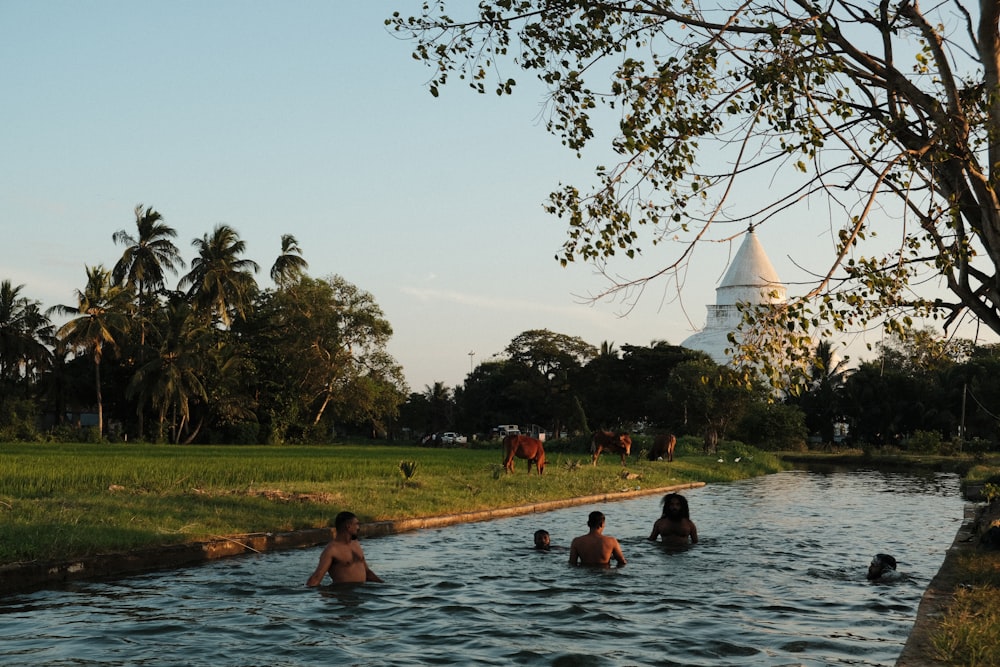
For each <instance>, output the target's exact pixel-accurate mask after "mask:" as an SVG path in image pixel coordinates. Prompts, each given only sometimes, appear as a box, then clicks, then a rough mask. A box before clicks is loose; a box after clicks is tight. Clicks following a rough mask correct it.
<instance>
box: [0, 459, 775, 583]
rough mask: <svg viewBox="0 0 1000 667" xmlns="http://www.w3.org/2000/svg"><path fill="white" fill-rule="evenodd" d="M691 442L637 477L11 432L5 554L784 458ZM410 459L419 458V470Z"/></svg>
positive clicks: (499, 499) (651, 478) (473, 505)
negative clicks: (40, 439)
mask: <svg viewBox="0 0 1000 667" xmlns="http://www.w3.org/2000/svg"><path fill="white" fill-rule="evenodd" d="M567 447H570V446H569V445H566V444H563V445H562V448H564V449H565V448H567ZM559 448H560V447H553V449H559ZM681 454H682V456H681V457H680V459H679V460H678V461H675V462H673V463H666V462H650V461H646V460H641V459H639V457H638V456H637V455H633V456H632V458H631V459H630V460H629V464H628V472H629V473H631V475H633V476H637V477H632V478H631V479H625V478H623V476H622V472H623V470H622V467H621V465H620V464H619V461H618V457H617V456H607V455H606V456H605V457H603V458H602V460H601V461H600V462H599V464H598V465H597V466H596V467H595V466H591V465H590V457H589V454H588V453H587V452H585V451H584V450H583V449H582V448H581V449H580V451H576V452H574V451H562V452H559V451H553V452H551V453H549V454H548V461H547V466H546V469H545V475H544V476H542V477H539V476H538V475H536V474H531V475H528V474H527V473H526V470H527V467H526V466H527V464H526V462H525V461H522V460H518V461H517V464H518V465H517V467H516V469H515V472H514V474H506V473H504V472H503V469H502V466H501V460H500V459H501V455H500V449H499V443H497V444H496V446H495V447H489V448H483V449H431V448H423V447H412V446H393V445H384V444H378V445H376V444H344V445H332V446H310V447H307V446H302V447H287V446H282V447H278V446H259V447H247V446H177V445H108V444H103V445H100V444H98V445H84V444H26V443H6V444H2V445H0V531H2V534H3V535H4V536H5V539H4V540H2V541H0V565H6V564H11V563H18V562H28V561H35V560H63V559H69V558H77V557H84V556H88V555H92V554H96V553H109V552H117V551H127V550H130V549H137V548H143V547H152V546H166V545H172V544H180V543H184V542H191V541H197V540H204V539H210V538H213V537H219V536H226V535H237V534H242V533H251V532H281V531H290V530H297V529H303V528H317V527H324V526H329V525H330V524H331V522H332V519H333V516H334V515H335V514H336V513H337V512H338V511H340V510H343V509H349V510H351V511H353V512H355V513H356V514H358V516H359V517H361V519H362V521H375V520H389V519H405V518H418V517H428V516H437V515H441V514H448V513H454V512H467V511H475V510H482V509H493V508H500V507H511V506H516V505H523V504H528V503H536V502H541V501H545V500H557V499H563V498H570V497H576V496H586V495H593V494H599V493H609V492H615V491H623V490H632V489H634V488H635V487H637V486H646V487H662V486H669V485H672V484H678V483H684V482H690V481H704V482H718V481H730V480H734V479H742V478H746V477H752V476H756V475H761V474H766V473H768V472H774V471H776V470H779V469H780V468H781V463H780V462H779V460H778V459H777V458H776V457H775V456H773V455H771V454H768V453H763V452H755V451H753V450H749V449H747V448H742V447H740V449H739V451H726V449H725V448H724V447H723V449H722V452H721V454H720V455H719V456H712V457H705V456H700V455H695V454H692V453H690V452H689V453H684V452H683V450H681ZM737 457H739V458H740V461H739V462H736V461H735V459H736V458H737ZM719 458H722V459H723V463H719ZM404 462H405V463H407V464H412V465H414V467H413V468H412V471H410V472H411V476H410V477H407V476H406V474H405V473H404V469H405V468H407V466H405V465H401V464H402V463H404Z"/></svg>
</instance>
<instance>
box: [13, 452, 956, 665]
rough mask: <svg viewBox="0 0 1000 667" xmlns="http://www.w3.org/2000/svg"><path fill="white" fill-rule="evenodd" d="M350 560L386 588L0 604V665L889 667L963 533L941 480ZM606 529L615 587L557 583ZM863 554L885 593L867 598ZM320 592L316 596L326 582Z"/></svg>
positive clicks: (260, 579)
mask: <svg viewBox="0 0 1000 667" xmlns="http://www.w3.org/2000/svg"><path fill="white" fill-rule="evenodd" d="M684 495H685V496H687V498H688V500H689V502H690V506H691V518H692V519H693V520H694V521H695V523H696V524H697V526H698V532H699V536H700V538H701V541H700V543H699V544H698V545H695V546H693V547H691V548H689V549H686V550H682V551H680V552H674V553H671V552H669V551H667V550H665V549H664V548H663V547H662V546H660V545H659V544H654V543H651V542H648V541H647V540H646V539H645V538H646V536H647V535H648V534H649V530H650V527H651V525H652V522H653V520H654V519H655V518H656V517H657V516H658V515H659V511H660V507H659V496H649V497H645V498H636V499H632V500H627V501H622V502H617V503H603V504H601V505H599V506H598V505H587V506H581V507H575V508H569V509H562V510H556V511H553V512H548V513H545V514H535V515H529V516H523V517H515V518H509V519H501V520H495V521H490V522H485V523H474V524H465V525H460V526H452V527H447V528H441V529H435V530H426V531H419V532H413V533H406V534H400V535H393V536H389V537H380V538H372V539H366V540H364V542H363V546H364V548H365V554H366V556H367V558H368V562H369V564H370V566H371V567H372V569H373V570H375V572H377V573H378V574H379V575H380V576H381V577H382V578H383V579H385V580H386V583H384V584H367V585H361V586H347V587H333V586H325V587H320V588H306V587H305V586H304V582H305V580H306V578H307V577H308V575H309V574H310V572H312V570H313V569H314V567H315V565H316V562H317V559H318V557H319V553H320V548H319V547H317V548H314V549H303V550H295V551H285V552H276V553H270V554H262V555H259V556H249V557H240V558H235V559H229V560H223V561H217V562H213V563H209V564H206V565H203V566H199V567H194V568H189V569H184V570H178V571H170V572H162V573H155V574H148V575H143V576H136V577H130V578H127V579H122V580H117V581H111V582H82V583H75V584H72V585H70V586H67V587H65V588H63V589H60V590H48V591H38V592H35V593H31V594H25V595H17V596H11V597H7V598H3V599H0V664H2V665H25V666H30V665H46V666H55V665H129V666H132V665H212V666H223V665H234V666H236V665H238V666H250V665H254V666H258V665H259V666H268V667H271V666H300V665H473V664H476V665H551V666H571V665H581V666H584V667H587V666H595V667H597V666H600V667H604V666H612V665H817V666H819V665H823V666H826V665H893V664H894V663H895V661H896V659H897V658H898V656H899V654H900V652H901V651H902V648H903V644H904V643H905V641H906V637H907V635H908V634H909V632H910V629H911V628H912V626H913V622H914V619H915V617H916V610H917V606H918V604H919V602H920V598H921V596H922V594H923V591H924V589H926V587H927V585H928V584H929V582H930V579H931V578H932V577H933V576H934V575H935V574H936V572H937V570H938V569H939V568H940V566H941V563H942V561H943V560H944V555H945V552H946V550H947V549H948V547H949V546H950V545H951V543H952V541H953V540H954V537H955V534H956V532H957V531H958V529H959V527H960V525H961V521H962V517H963V501H962V499H961V497H960V493H959V480H958V477H957V476H955V475H953V474H928V475H926V476H913V475H911V474H895V473H885V472H876V471H854V472H833V473H821V472H805V471H794V472H785V473H779V474H774V475H768V476H766V477H760V478H756V479H751V480H747V481H743V482H736V483H732V484H715V485H709V486H706V487H703V488H698V489H689V490H686V491H685V492H684ZM594 509H600V510H601V511H603V512H604V513H605V514H606V515H607V525H606V528H605V534H608V535H613V536H615V537H617V538H618V539H619V540H620V542H621V543H622V549H623V551H624V553H625V556H626V557H627V558H628V565H627V566H626V567H624V568H621V569H610V570H594V569H590V568H571V567H569V566H568V565H567V559H568V554H567V552H566V551H553V552H550V553H540V552H535V551H534V550H533V549H532V548H531V545H532V533H534V531H535V530H536V529H538V528H545V529H546V530H548V531H549V532H550V533H551V535H552V543H553V544H554V545H557V546H560V545H561V546H566V545H568V544H569V541H570V540H571V539H572V538H573V537H574V536H576V535H580V534H583V533H585V532H586V531H587V527H586V520H587V514H588V513H589V512H591V511H592V510H594ZM879 552H884V553H890V554H892V555H894V556H895V557H896V558H897V560H898V561H899V574H900V576H898V577H896V578H894V579H893V580H892V581H889V582H883V583H879V582H869V581H867V580H866V578H865V572H866V568H867V565H868V561H869V560H871V557H872V556H873V555H874V554H876V553H879ZM327 581H329V580H327Z"/></svg>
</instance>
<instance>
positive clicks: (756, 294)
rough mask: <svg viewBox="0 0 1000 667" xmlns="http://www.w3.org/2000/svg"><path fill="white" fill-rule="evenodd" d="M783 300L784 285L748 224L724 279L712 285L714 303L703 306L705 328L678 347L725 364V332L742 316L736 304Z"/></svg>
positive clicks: (728, 345) (727, 336)
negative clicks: (741, 243)
mask: <svg viewBox="0 0 1000 667" xmlns="http://www.w3.org/2000/svg"><path fill="white" fill-rule="evenodd" d="M786 299H787V292H786V290H785V286H784V285H783V284H782V282H781V279H780V278H778V273H777V271H775V270H774V266H773V265H772V264H771V260H770V259H768V257H767V253H765V252H764V247H763V246H762V245H761V244H760V240H758V238H757V235H756V234H755V233H754V231H753V228H752V227H751V228H750V231H749V232H748V233H747V235H746V237H745V238H744V239H743V245H741V246H740V249H739V250H738V251H737V253H736V257H734V258H733V263H732V264H731V265H730V266H729V271H727V272H726V276H725V278H723V279H722V283H721V284H720V285H719V286H718V287H717V288H715V305H710V306H707V308H708V317H707V319H706V321H705V328H704V329H702V330H701V331H699V332H698V333H696V334H693V335H691V336H689V337H688V338H687V339H686V340H684V342H683V343H681V347H686V348H688V349H689V350H700V351H701V352H705V353H706V354H708V355H709V356H710V357H712V360H713V361H714V362H715V363H717V364H727V363H729V355H727V354H726V349H727V348H731V347H732V344H730V342H729V334H730V333H732V332H734V331H736V330H737V328H738V327H739V325H740V321H741V319H742V315H741V313H740V311H739V309H738V308H737V305H736V304H737V303H750V304H754V305H757V304H762V303H784V302H785V301H786Z"/></svg>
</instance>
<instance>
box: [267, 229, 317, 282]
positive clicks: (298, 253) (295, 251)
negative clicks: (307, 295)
mask: <svg viewBox="0 0 1000 667" xmlns="http://www.w3.org/2000/svg"><path fill="white" fill-rule="evenodd" d="M308 268H309V262H307V261H306V260H305V259H304V258H303V257H302V248H300V247H299V242H298V241H297V240H296V239H295V237H294V236H292V235H291V234H282V235H281V254H280V255H278V259H276V260H274V266H272V267H271V280H273V281H274V284H275V285H277V286H278V287H284V286H285V285H288V284H289V283H292V282H294V281H295V279H296V278H298V277H299V276H301V275H302V274H303V273H305V272H306V269H308Z"/></svg>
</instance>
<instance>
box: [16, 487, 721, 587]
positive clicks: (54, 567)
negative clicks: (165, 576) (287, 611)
mask: <svg viewBox="0 0 1000 667" xmlns="http://www.w3.org/2000/svg"><path fill="white" fill-rule="evenodd" d="M704 485H705V484H704V482H692V483H689V484H679V485H676V486H669V487H660V488H652V489H641V488H640V489H635V490H631V491H622V492H617V493H604V494H599V495H593V496H582V497H579V498H566V499H563V500H551V501H546V502H541V503H534V504H531V505H520V506H517V507H504V508H500V509H490V510H482V511H477V512H462V513H459V514H446V515H443V516H435V517H425V518H419V519H400V520H397V521H377V522H373V523H366V524H364V525H362V526H361V531H360V533H361V536H362V537H376V536H381V535H392V534H395V533H404V532H408V531H412V530H420V529H424V528H441V527H443V526H451V525H455V524H459V523H471V522H475V521H490V520H492V519H501V518H506V517H513V516H521V515H525V514H534V513H539V512H550V511H552V510H557V509H563V508H565V507H575V506H578V505H591V504H596V503H605V502H616V501H619V500H628V499H629V498H637V497H639V496H648V495H653V494H658V493H670V492H671V491H680V490H683V489H692V488H698V487H701V486H704ZM333 534H334V531H333V528H312V529H307V530H296V531H291V532H285V533H250V534H247V535H231V536H227V537H219V538H216V539H212V540H206V541H202V542H190V543H187V544H178V545H173V546H167V547H154V548H149V549H139V550H136V551H130V552H127V553H110V554H98V555H94V556H88V557H86V558H77V559H73V560H66V561H51V562H31V563H15V564H12V565H5V566H2V567H0V595H9V594H11V593H17V592H23V591H30V590H37V589H39V588H47V587H52V586H59V585H62V584H65V583H68V582H71V581H78V580H85V579H109V578H117V577H123V576H128V575H133V574H139V573H142V572H152V571H157V570H167V569H173V568H178V567H188V566H192V565H198V564H201V563H205V562H208V561H212V560H216V559H219V558H228V557H232V556H239V555H243V554H249V553H264V552H267V551H277V550H281V549H295V548H305V547H313V546H317V545H319V544H324V543H326V542H328V541H329V540H330V539H332V538H333Z"/></svg>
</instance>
